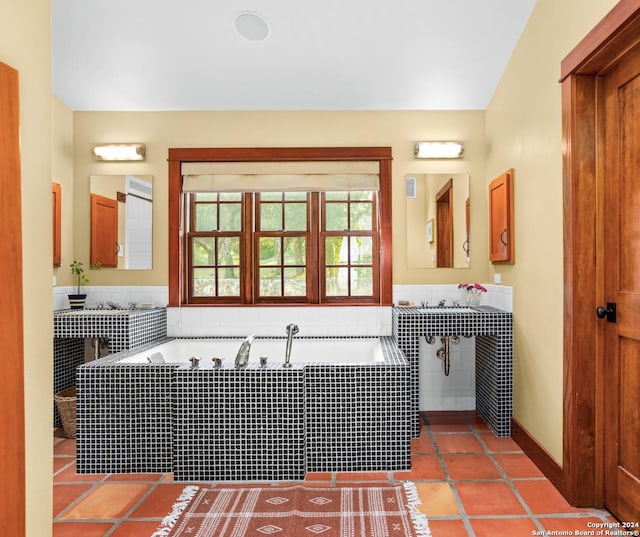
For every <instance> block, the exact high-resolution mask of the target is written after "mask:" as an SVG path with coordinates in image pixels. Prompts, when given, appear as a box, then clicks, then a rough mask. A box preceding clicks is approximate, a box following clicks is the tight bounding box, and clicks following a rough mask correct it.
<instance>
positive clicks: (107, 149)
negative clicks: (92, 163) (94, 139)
mask: <svg viewBox="0 0 640 537" xmlns="http://www.w3.org/2000/svg"><path fill="white" fill-rule="evenodd" d="M92 152H93V157H94V158H95V159H96V160H109V161H116V162H117V161H120V162H124V161H129V160H145V158H146V156H147V147H146V146H145V145H144V144H104V145H96V146H95V147H94V148H93V150H92Z"/></svg>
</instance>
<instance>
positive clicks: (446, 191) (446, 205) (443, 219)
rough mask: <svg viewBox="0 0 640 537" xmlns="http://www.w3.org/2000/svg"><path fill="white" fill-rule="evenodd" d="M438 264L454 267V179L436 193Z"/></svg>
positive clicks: (439, 265)
mask: <svg viewBox="0 0 640 537" xmlns="http://www.w3.org/2000/svg"><path fill="white" fill-rule="evenodd" d="M436 266H437V267H453V179H449V180H448V181H447V182H446V184H445V185H444V186H443V187H442V188H441V189H440V190H439V191H438V193H437V194H436Z"/></svg>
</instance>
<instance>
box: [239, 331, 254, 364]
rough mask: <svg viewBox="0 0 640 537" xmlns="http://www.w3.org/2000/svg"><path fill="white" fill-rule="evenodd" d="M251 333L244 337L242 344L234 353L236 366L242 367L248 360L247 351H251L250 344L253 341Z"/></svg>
mask: <svg viewBox="0 0 640 537" xmlns="http://www.w3.org/2000/svg"><path fill="white" fill-rule="evenodd" d="M253 338H254V336H253V334H251V335H250V336H247V337H246V338H244V341H243V342H242V345H240V348H239V349H238V354H236V367H244V366H245V365H247V362H248V361H249V353H250V352H251V344H252V343H253Z"/></svg>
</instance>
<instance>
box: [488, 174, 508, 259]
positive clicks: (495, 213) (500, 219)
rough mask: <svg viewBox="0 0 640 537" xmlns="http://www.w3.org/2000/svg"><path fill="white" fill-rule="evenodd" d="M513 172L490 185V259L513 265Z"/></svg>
mask: <svg viewBox="0 0 640 537" xmlns="http://www.w3.org/2000/svg"><path fill="white" fill-rule="evenodd" d="M513 243H514V229H513V170H509V171H507V172H505V173H503V174H502V175H500V176H499V177H496V178H495V179H494V180H493V181H491V183H489V259H490V260H491V261H492V262H494V263H513V261H514V255H513V253H514V248H513Z"/></svg>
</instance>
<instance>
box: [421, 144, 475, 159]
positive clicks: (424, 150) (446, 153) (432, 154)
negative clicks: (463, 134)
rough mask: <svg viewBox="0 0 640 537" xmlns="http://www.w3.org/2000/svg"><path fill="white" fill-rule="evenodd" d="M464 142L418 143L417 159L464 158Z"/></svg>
mask: <svg viewBox="0 0 640 537" xmlns="http://www.w3.org/2000/svg"><path fill="white" fill-rule="evenodd" d="M463 153H464V144H463V143H462V142H416V147H415V149H414V152H413V154H414V156H415V158H462V154H463Z"/></svg>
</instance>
